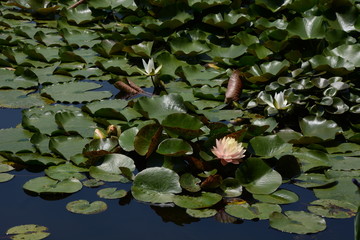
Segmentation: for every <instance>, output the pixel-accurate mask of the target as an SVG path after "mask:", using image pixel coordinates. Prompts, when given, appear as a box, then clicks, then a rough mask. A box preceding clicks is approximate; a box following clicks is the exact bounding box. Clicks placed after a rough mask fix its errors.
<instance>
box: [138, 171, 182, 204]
mask: <svg viewBox="0 0 360 240" xmlns="http://www.w3.org/2000/svg"><path fill="white" fill-rule="evenodd" d="M131 192H132V194H133V196H134V198H135V199H137V200H139V201H144V202H152V203H166V202H172V201H173V198H174V194H176V193H180V192H181V187H180V182H179V176H178V175H177V173H175V172H174V171H172V170H170V169H167V168H160V167H152V168H147V169H145V170H143V171H141V172H139V173H138V174H137V175H136V176H135V179H134V183H133V186H132V187H131Z"/></svg>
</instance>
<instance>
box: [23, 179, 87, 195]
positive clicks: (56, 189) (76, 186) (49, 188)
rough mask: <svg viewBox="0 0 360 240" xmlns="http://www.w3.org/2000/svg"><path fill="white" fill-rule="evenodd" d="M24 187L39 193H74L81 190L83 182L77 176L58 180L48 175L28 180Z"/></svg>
mask: <svg viewBox="0 0 360 240" xmlns="http://www.w3.org/2000/svg"><path fill="white" fill-rule="evenodd" d="M23 188H24V189H25V190H28V191H30V192H35V193H37V194H42V193H47V194H48V193H74V192H77V191H80V190H81V188H82V184H81V182H80V181H79V180H78V179H75V178H72V179H65V180H63V181H57V180H54V179H51V178H48V177H37V178H34V179H30V180H29V181H27V182H26V183H25V184H24V186H23Z"/></svg>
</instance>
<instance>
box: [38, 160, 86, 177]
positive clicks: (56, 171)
mask: <svg viewBox="0 0 360 240" xmlns="http://www.w3.org/2000/svg"><path fill="white" fill-rule="evenodd" d="M87 171H89V170H88V169H87V168H80V167H76V166H74V165H72V164H71V163H65V164H61V165H58V166H52V167H49V168H48V169H45V173H46V175H47V176H48V177H50V178H52V179H56V180H60V181H62V180H65V179H69V178H76V179H79V180H83V179H85V176H84V175H83V174H81V173H80V172H87Z"/></svg>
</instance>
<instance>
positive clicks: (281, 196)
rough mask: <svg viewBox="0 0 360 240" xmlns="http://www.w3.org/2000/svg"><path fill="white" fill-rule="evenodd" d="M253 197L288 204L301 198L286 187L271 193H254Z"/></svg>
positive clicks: (263, 200) (268, 201) (267, 201)
mask: <svg viewBox="0 0 360 240" xmlns="http://www.w3.org/2000/svg"><path fill="white" fill-rule="evenodd" d="M253 197H254V198H255V199H257V200H259V201H261V202H266V203H276V204H287V203H293V202H297V201H298V200H299V197H298V195H296V193H294V192H291V191H289V190H286V189H280V190H277V191H276V192H273V193H271V194H253Z"/></svg>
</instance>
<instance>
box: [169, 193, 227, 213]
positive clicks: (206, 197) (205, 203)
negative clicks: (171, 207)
mask: <svg viewBox="0 0 360 240" xmlns="http://www.w3.org/2000/svg"><path fill="white" fill-rule="evenodd" d="M221 199H222V196H221V195H219V194H216V193H210V192H202V193H201V195H200V196H196V197H192V196H183V195H176V196H175V197H174V203H175V204H176V205H177V206H179V207H183V208H191V209H196V208H207V207H211V206H213V205H215V204H216V203H218V202H220V201H221Z"/></svg>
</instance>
